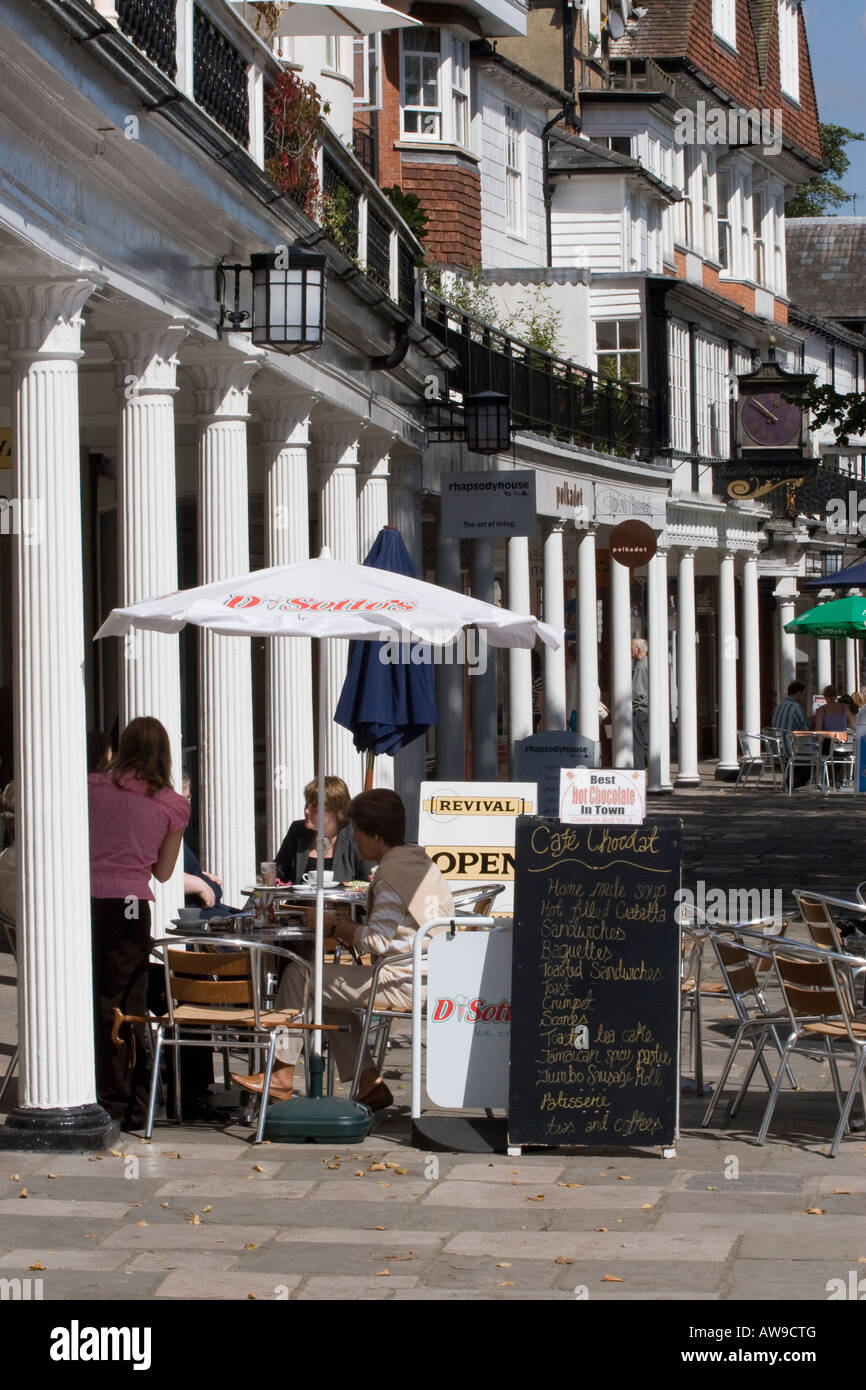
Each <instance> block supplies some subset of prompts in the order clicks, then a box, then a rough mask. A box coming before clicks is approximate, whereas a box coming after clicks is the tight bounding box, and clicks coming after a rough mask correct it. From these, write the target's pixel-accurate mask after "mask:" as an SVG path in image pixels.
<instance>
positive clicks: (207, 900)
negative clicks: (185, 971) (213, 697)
mask: <svg viewBox="0 0 866 1390" xmlns="http://www.w3.org/2000/svg"><path fill="white" fill-rule="evenodd" d="M183 795H184V796H185V797H186V799H187V801H189V802H192V779H191V778H190V775H189V773H188V772H185V773H184V774H183ZM183 893H184V899H183V900H184V906H185V907H197V908H200V909H201V915H202V918H203V919H204V920H207V919H208V918H210V917H234V916H235V915H236V914H237V913H239V912H241V908H239V907H229V906H228V904H227V903H224V902H223V886H222V883H221V882H220V880H219V879H218V878H217V876H216V874H212V873H206V872H205V870H204V869H203V868H202V866H201V860H200V859H199V857H198V855H197V854H196V852H195V850H194V849H193V848H192V846H191V845H190V844H189V842H188V841H187V840H186V838H185V839H184V842H183ZM196 1050H198V1049H196Z"/></svg>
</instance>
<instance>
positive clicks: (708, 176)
mask: <svg viewBox="0 0 866 1390" xmlns="http://www.w3.org/2000/svg"><path fill="white" fill-rule="evenodd" d="M714 176H715V168H714V162H713V160H712V158H711V156H710V154H709V151H707V150H702V151H701V165H700V180H701V183H700V188H701V233H702V235H703V240H704V244H703V252H704V257H705V258H706V259H707V260H709V261H715V260H717V259H718V250H719V248H718V245H717V237H716V199H715V187H714V185H715V177H714Z"/></svg>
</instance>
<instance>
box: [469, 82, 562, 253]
mask: <svg viewBox="0 0 866 1390" xmlns="http://www.w3.org/2000/svg"><path fill="white" fill-rule="evenodd" d="M528 92H529V88H527V87H525V86H524V85H523V84H521V85H520V87H519V88H518V87H517V86H516V84H515V83H514V82H513V81H508V80H500V79H499V75H498V73H497V71H496V70H495V69H492V70H491V69H485V70H483V71H481V72H479V74H478V85H477V103H478V105H477V116H476V121H475V123H474V130H476V131H477V130H478V129H479V127H480V138H481V151H480V152H481V263H482V265H483V266H484V267H485V268H488V267H489V268H491V269H503V268H506V267H508V266H544V265H546V264H547V231H546V227H545V212H544V183H543V153H542V142H541V132H542V130H543V128H544V125H545V123H546V121H547V107H546V106H542V105H538V106H536V107H533V105H532V103H531V101H528V100H527V97H528ZM506 105H508V106H512V107H515V108H517V109H518V110H519V111H520V113H521V117H522V125H523V129H522V146H523V180H524V209H525V215H524V235H523V236H515V235H514V234H513V233H511V232H509V230H508V226H507V222H506V215H505V106H506Z"/></svg>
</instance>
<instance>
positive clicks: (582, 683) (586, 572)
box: [577, 527, 599, 742]
mask: <svg viewBox="0 0 866 1390" xmlns="http://www.w3.org/2000/svg"><path fill="white" fill-rule="evenodd" d="M598 699H599V695H598V595H597V593H596V584H595V528H594V527H591V528H590V529H589V530H588V531H584V532H583V534H582V535H581V536H580V538H579V541H578V547H577V732H578V733H579V734H581V735H582V736H583V738H591V739H594V740H595V741H596V742H598V736H599V730H598Z"/></svg>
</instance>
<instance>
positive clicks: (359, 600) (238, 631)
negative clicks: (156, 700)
mask: <svg viewBox="0 0 866 1390" xmlns="http://www.w3.org/2000/svg"><path fill="white" fill-rule="evenodd" d="M187 623H192V624H193V625H194V626H196V627H204V628H208V629H209V630H210V631H211V632H216V633H219V634H221V635H222V636H226V637H238V636H243V637H319V638H323V639H325V638H329V637H344V638H355V640H356V641H362V642H363V641H366V642H377V641H378V642H381V641H387V640H399V641H405V642H409V641H412V640H414V641H420V642H424V643H430V645H431V646H437V647H443V646H448V645H450V643H451V642H452V641H453V640H454V638H455V637H456V636H457V634H458V632H460V631H461V630H462V629H463V628H464V627H477V628H478V629H479V631H481V632H483V633H484V634H485V635H486V638H487V641H488V642H489V644H490V645H491V646H493V647H531V646H533V645H534V643H535V639H536V637H540V638H541V640H542V641H543V642H544V643H545V644H546V645H547V646H548V647H554V648H555V647H559V646H560V645H561V643H562V638H563V633H562V631H561V630H559V629H555V628H552V627H550V626H548V625H547V624H546V623H542V622H539V620H538V619H537V618H534V617H532V616H531V615H528V614H520V613H512V612H511V611H510V610H509V609H507V608H497V607H496V606H495V604H492V603H483V602H482V601H481V600H480V599H474V598H469V597H467V596H466V595H465V594H461V593H457V592H456V591H454V590H453V589H444V588H441V587H440V586H439V585H438V584H426V583H425V582H424V581H423V580H420V579H410V578H408V577H407V576H406V575H403V574H392V573H391V572H390V571H389V570H380V569H373V568H371V567H369V566H365V565H350V564H343V563H342V562H339V561H337V560H332V559H331V557H330V555H329V553H328V552H327V551H323V552H322V554H321V556H320V557H319V558H318V559H317V560H303V561H300V562H299V563H298V564H295V565H283V566H278V567H276V568H273V569H264V570H255V571H253V573H252V574H246V575H241V576H240V577H239V578H237V579H222V580H218V581H217V582H216V583H214V584H203V585H200V586H199V587H198V588H195V589H182V590H179V591H178V592H176V593H173V594H167V595H165V597H163V598H152V599H144V600H142V601H141V602H140V603H134V604H130V606H129V607H127V608H115V609H113V610H112V612H111V613H110V614H109V616H108V618H106V620H105V622H104V623H103V624H102V627H101V628H100V629H99V631H98V632H97V634H96V636H97V637H123V636H124V635H125V634H126V633H127V632H129V630H130V628H144V629H149V630H150V631H152V632H180V630H181V628H183V627H185V626H186V624H187ZM325 672H326V667H325V642H324V640H323V641H321V642H320V644H319V750H318V763H317V780H318V784H319V807H318V810H319V814H318V827H317V831H316V850H317V858H316V936H315V960H314V973H313V1024H314V1028H315V1029H316V1030H318V1029H319V1028H320V1027H321V1024H322V959H323V954H324V951H323V947H324V899H325V885H324V863H325V844H324V824H325V805H324V797H325V729H326V726H327V721H328V718H329V711H328V710H327V708H326V705H325V687H326V680H325ZM321 1046H322V1035H321V1032H319V1031H315V1032H314V1033H313V1057H314V1058H316V1059H318V1063H317V1066H316V1067H311V1080H312V1081H313V1094H314V1095H315V1094H316V1090H315V1084H316V1082H315V1078H316V1077H317V1076H318V1078H319V1080H320V1078H321ZM286 1104H288V1105H291V1104H293V1102H291V1101H289V1102H286Z"/></svg>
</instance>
